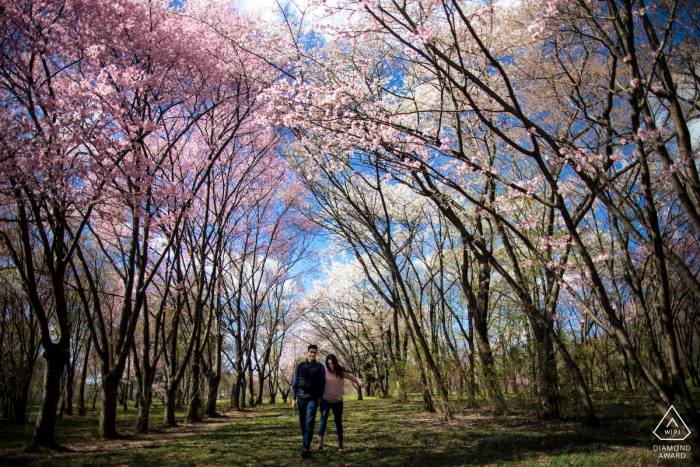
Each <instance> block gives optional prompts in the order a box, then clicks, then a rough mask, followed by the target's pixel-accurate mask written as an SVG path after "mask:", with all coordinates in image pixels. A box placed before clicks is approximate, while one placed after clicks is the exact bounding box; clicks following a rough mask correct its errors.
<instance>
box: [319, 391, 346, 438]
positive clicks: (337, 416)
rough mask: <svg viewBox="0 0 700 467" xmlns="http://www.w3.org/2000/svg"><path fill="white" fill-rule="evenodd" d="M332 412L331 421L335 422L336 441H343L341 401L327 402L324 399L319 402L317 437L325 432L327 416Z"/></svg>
mask: <svg viewBox="0 0 700 467" xmlns="http://www.w3.org/2000/svg"><path fill="white" fill-rule="evenodd" d="M331 410H332V411H333V420H335V431H336V432H338V441H342V440H343V401H340V402H328V401H327V400H326V399H323V400H322V401H321V421H320V422H318V436H323V434H324V433H325V432H326V423H328V415H329V414H330V411H331Z"/></svg>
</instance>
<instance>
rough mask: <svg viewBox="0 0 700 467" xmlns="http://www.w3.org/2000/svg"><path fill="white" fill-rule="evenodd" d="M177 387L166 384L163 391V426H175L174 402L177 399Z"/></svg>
mask: <svg viewBox="0 0 700 467" xmlns="http://www.w3.org/2000/svg"><path fill="white" fill-rule="evenodd" d="M177 392H178V391H177V386H175V385H174V384H168V385H167V386H166V389H165V413H164V414H163V425H165V426H175V425H177V422H176V421H175V402H176V398H177Z"/></svg>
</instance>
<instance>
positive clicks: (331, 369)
mask: <svg viewBox="0 0 700 467" xmlns="http://www.w3.org/2000/svg"><path fill="white" fill-rule="evenodd" d="M325 368H326V389H325V390H324V391H323V399H322V400H321V422H320V423H319V424H318V450H319V451H323V433H325V431H326V423H327V422H328V415H329V414H330V411H331V410H332V411H333V419H334V420H335V428H336V431H337V432H338V449H339V450H340V451H342V450H343V383H344V382H345V379H346V378H347V379H349V380H350V381H352V382H353V383H355V384H359V385H360V387H361V388H363V387H365V385H364V384H362V380H361V379H357V378H355V376H353V375H351V374H350V373H349V372H348V371H347V370H346V369H345V368H343V367H342V366H340V363H338V358H337V357H336V356H335V355H333V354H331V355H329V356H328V357H326V367H325Z"/></svg>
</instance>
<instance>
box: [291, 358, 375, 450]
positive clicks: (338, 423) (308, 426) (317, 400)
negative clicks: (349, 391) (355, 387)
mask: <svg viewBox="0 0 700 467" xmlns="http://www.w3.org/2000/svg"><path fill="white" fill-rule="evenodd" d="M316 357H318V347H317V346H315V345H313V344H311V345H309V347H308V349H307V351H306V360H305V361H303V362H301V363H300V364H298V365H297V367H296V370H295V371H294V379H293V380H292V409H294V410H296V408H297V405H298V406H299V425H301V434H302V436H303V437H304V442H303V446H302V448H301V457H309V455H310V453H309V447H310V446H311V438H312V437H313V435H314V422H315V421H316V410H317V409H318V406H319V404H320V405H321V421H320V422H319V424H318V450H319V451H322V450H323V433H324V432H325V431H326V422H328V415H329V413H330V411H331V410H333V418H334V419H335V428H336V431H337V432H338V449H340V450H341V451H342V449H343V383H344V382H345V379H346V378H347V379H349V380H350V381H352V382H353V383H355V384H359V385H360V387H361V388H362V387H364V385H363V384H362V380H360V379H357V378H355V377H354V376H353V375H351V374H350V373H348V372H347V371H346V370H345V369H344V368H343V367H342V366H340V364H339V363H338V359H337V358H336V356H335V355H332V354H331V355H329V356H328V357H326V365H325V366H324V365H323V364H321V363H320V362H318V361H316Z"/></svg>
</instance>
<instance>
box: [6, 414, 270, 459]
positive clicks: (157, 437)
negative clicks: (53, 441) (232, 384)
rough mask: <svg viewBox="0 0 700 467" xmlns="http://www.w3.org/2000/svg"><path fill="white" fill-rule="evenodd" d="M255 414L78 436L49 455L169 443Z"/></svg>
mask: <svg viewBox="0 0 700 467" xmlns="http://www.w3.org/2000/svg"><path fill="white" fill-rule="evenodd" d="M256 415H257V414H256V412H255V411H246V410H243V411H240V412H228V413H227V414H225V415H223V416H221V417H220V418H207V419H204V421H203V422H200V423H191V424H187V425H185V424H180V425H178V426H175V427H172V428H167V429H158V428H155V429H153V431H150V432H148V433H139V434H136V435H134V434H123V437H122V438H121V439H114V440H105V439H101V438H79V439H76V440H74V441H69V442H63V445H64V446H65V447H67V448H68V449H69V451H67V452H55V451H51V453H50V454H49V455H48V457H74V456H81V455H84V454H99V453H104V452H113V451H122V450H125V449H133V448H140V447H144V446H152V445H156V444H163V443H168V442H170V441H172V440H175V439H181V438H188V437H190V436H196V435H199V434H202V433H208V432H211V431H214V430H215V429H217V428H219V427H221V426H224V425H229V424H231V423H235V422H237V421H241V420H244V419H246V418H253V417H255V416H256ZM47 454H48V453H45V452H44V453H37V454H27V453H23V452H22V451H21V450H18V449H4V450H0V459H1V458H4V459H33V458H46V457H47Z"/></svg>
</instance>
